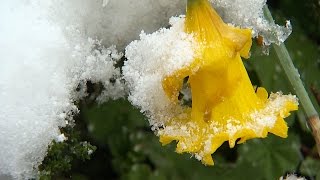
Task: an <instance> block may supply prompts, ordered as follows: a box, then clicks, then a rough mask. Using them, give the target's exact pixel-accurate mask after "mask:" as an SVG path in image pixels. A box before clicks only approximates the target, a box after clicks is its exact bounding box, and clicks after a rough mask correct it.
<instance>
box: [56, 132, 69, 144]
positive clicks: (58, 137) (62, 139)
mask: <svg viewBox="0 0 320 180" xmlns="http://www.w3.org/2000/svg"><path fill="white" fill-rule="evenodd" d="M67 139H68V138H67V137H66V136H65V135H64V134H63V133H62V134H60V135H58V136H57V137H56V138H55V141H56V142H64V141H65V140H67Z"/></svg>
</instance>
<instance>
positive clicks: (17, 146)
mask: <svg viewBox="0 0 320 180" xmlns="http://www.w3.org/2000/svg"><path fill="white" fill-rule="evenodd" d="M52 5H54V4H51V3H50V2H49V1H46V2H42V1H39V2H38V1H32V2H31V1H25V0H7V1H1V3H0V12H1V16H0V32H1V33H0V39H1V41H0V55H1V60H0V63H1V66H0V107H1V108H0V147H1V148H0V177H10V178H12V179H28V178H32V177H35V175H36V173H37V166H38V165H39V164H40V163H41V161H42V160H43V158H44V156H45V155H46V152H47V148H48V145H49V144H50V142H52V140H55V139H58V140H59V139H61V137H62V136H61V133H60V131H59V127H64V126H65V125H66V123H67V121H68V120H69V121H71V120H72V116H73V115H74V113H77V112H78V109H77V107H76V106H75V105H74V101H76V100H78V98H80V97H82V96H84V95H85V94H79V93H78V92H77V91H75V89H76V87H77V86H78V84H79V83H80V82H82V81H86V80H91V81H93V82H98V81H99V82H102V83H103V84H104V85H105V86H106V87H107V92H106V93H105V95H106V96H104V97H102V99H106V98H107V95H111V96H112V97H111V98H116V97H121V96H123V94H124V91H123V90H124V87H123V85H121V83H120V81H119V80H118V78H119V75H120V72H119V69H117V68H115V67H114V63H115V61H116V60H118V59H119V58H121V56H122V54H120V53H117V52H116V50H115V48H114V47H111V48H104V47H103V46H101V45H99V41H96V40H92V39H90V38H89V39H88V38H87V37H85V36H83V33H81V32H77V31H74V30H73V29H72V28H69V29H64V28H61V26H59V25H58V24H56V23H55V22H53V21H52V20H51V18H48V16H49V15H50V14H49V12H50V11H49V10H48V9H49V7H50V8H51V7H52ZM66 32H69V34H67V33H66ZM71 35H72V36H71ZM110 79H113V80H115V81H116V83H115V86H113V84H110ZM110 89H111V90H113V91H112V92H109V90H110ZM80 92H83V91H80Z"/></svg>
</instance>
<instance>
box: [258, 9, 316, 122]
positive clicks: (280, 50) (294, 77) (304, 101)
mask: <svg viewBox="0 0 320 180" xmlns="http://www.w3.org/2000/svg"><path fill="white" fill-rule="evenodd" d="M264 12H265V15H266V18H267V19H268V20H269V21H270V22H274V20H273V18H272V15H271V13H270V11H269V9H268V7H267V6H265V7H264ZM273 48H274V50H275V51H276V54H277V56H278V58H279V62H280V64H281V66H282V68H283V69H284V72H285V73H286V75H287V77H288V79H289V81H290V83H291V85H292V87H293V89H294V91H295V92H296V94H297V96H298V98H299V100H300V102H301V105H302V107H303V109H304V111H305V112H306V114H307V117H308V118H309V117H313V116H317V115H318V113H317V111H316V109H315V108H314V106H313V104H312V102H311V99H310V97H309V95H308V93H307V91H306V89H305V88H304V86H303V83H302V81H301V79H300V74H299V72H298V70H297V69H296V68H295V67H294V65H293V63H292V60H291V57H290V55H289V53H288V50H287V48H286V46H285V45H284V43H281V44H280V45H276V44H273Z"/></svg>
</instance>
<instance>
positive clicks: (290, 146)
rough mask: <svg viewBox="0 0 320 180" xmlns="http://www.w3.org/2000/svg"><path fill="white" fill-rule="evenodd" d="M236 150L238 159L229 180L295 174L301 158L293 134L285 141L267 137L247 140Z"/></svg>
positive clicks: (277, 177)
mask: <svg viewBox="0 0 320 180" xmlns="http://www.w3.org/2000/svg"><path fill="white" fill-rule="evenodd" d="M238 150H239V151H238V156H239V159H238V161H237V165H236V167H235V168H234V169H233V171H232V172H231V174H229V177H230V179H232V178H237V177H238V178H237V179H256V180H258V179H259V180H260V179H261V180H264V179H265V180H269V179H279V177H281V176H282V175H284V174H285V173H287V172H295V170H296V168H297V167H298V164H299V162H300V157H301V155H300V142H299V138H298V136H296V135H294V134H289V137H288V138H286V139H281V138H279V137H276V136H274V135H269V137H268V138H265V139H253V140H249V141H248V142H246V143H245V144H243V145H239V148H238ZM244 172H245V173H244Z"/></svg>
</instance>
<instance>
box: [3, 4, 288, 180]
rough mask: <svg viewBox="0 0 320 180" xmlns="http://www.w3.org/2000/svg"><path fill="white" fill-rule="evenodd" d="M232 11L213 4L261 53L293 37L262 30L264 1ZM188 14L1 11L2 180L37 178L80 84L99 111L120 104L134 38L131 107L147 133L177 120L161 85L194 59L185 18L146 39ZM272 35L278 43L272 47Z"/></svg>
mask: <svg viewBox="0 0 320 180" xmlns="http://www.w3.org/2000/svg"><path fill="white" fill-rule="evenodd" d="M238 1H240V0H217V1H214V3H213V4H214V5H215V6H216V7H217V8H218V11H219V12H220V13H221V14H222V15H223V18H224V20H225V21H227V22H229V23H232V24H235V25H237V26H242V27H252V28H253V29H254V30H255V35H257V34H261V35H263V36H264V37H266V39H265V40H266V41H265V43H266V44H268V43H269V42H275V43H279V42H281V41H283V40H284V39H285V38H286V35H288V34H290V33H288V32H289V31H288V32H287V31H286V30H287V29H290V28H284V27H280V26H279V27H278V26H274V25H271V24H270V23H269V24H268V23H267V22H266V21H265V20H264V18H263V15H262V14H261V12H262V11H261V7H262V5H263V4H264V3H265V1H261V0H248V2H247V1H241V3H239V2H238ZM235 4H237V5H235ZM252 4H255V6H252ZM185 5H186V1H184V0H182V1H181V0H158V1H154V0H140V1H136V0H68V1H65V0H48V1H40V0H33V1H30V0H3V1H1V2H0V14H1V15H0V32H1V33H0V39H1V41H0V55H1V59H0V63H1V66H0V106H1V108H0V147H1V149H0V162H1V163H0V177H6V178H7V177H10V178H14V179H27V178H32V177H34V176H35V175H36V173H37V172H36V167H37V166H38V165H39V164H40V163H41V161H42V160H43V158H44V156H45V154H46V151H47V147H48V145H49V144H50V142H52V140H55V139H57V138H58V141H59V140H61V141H62V140H63V136H62V135H63V134H61V133H60V131H59V127H64V126H66V125H67V124H68V123H69V122H70V121H73V120H72V117H73V115H74V114H75V113H78V109H77V107H76V106H75V105H74V102H75V101H77V100H79V99H81V98H83V97H84V96H86V95H87V94H86V87H85V82H86V81H88V80H90V81H91V82H93V83H98V82H100V83H102V84H103V86H104V88H105V90H104V91H103V92H102V94H101V95H100V96H99V97H98V98H97V101H98V102H99V103H102V102H104V101H107V100H108V99H117V98H120V97H123V96H125V94H126V93H127V87H126V86H125V85H124V83H123V79H122V75H121V74H120V69H119V68H115V64H116V63H117V61H118V60H119V59H120V58H122V56H123V53H121V52H118V51H117V49H118V50H120V51H122V50H123V49H124V47H125V46H126V45H127V44H129V43H130V42H131V41H132V40H136V39H139V34H140V32H141V30H144V32H143V33H141V34H140V39H141V40H139V41H134V42H133V43H131V44H130V45H129V46H128V47H127V48H126V53H127V55H126V56H127V58H128V59H129V60H130V61H127V62H126V64H125V67H124V68H123V70H124V75H125V80H127V85H128V86H129V87H128V88H130V90H131V93H130V95H129V100H130V101H131V102H132V103H133V104H135V105H137V106H139V107H140V108H141V111H142V112H146V113H147V114H148V115H149V116H150V119H151V120H150V122H151V124H152V125H154V127H157V126H161V124H163V122H161V121H160V122H159V121H155V119H162V120H165V119H168V118H167V117H166V116H171V115H172V116H176V115H180V116H183V114H180V113H181V112H182V110H181V109H180V108H177V107H176V106H175V105H172V104H171V103H170V101H169V100H168V99H167V97H166V95H165V94H164V92H163V90H162V86H161V80H162V79H163V77H164V76H165V75H168V74H170V73H172V72H174V71H175V70H177V69H179V68H181V67H183V66H186V65H188V63H190V62H191V60H192V59H193V58H194V56H195V54H193V53H194V51H193V50H192V47H194V45H193V43H194V42H193V40H192V36H191V35H187V34H185V33H183V30H182V28H183V27H182V25H183V18H182V17H180V18H178V17H176V18H172V19H171V20H170V23H171V24H172V27H171V28H170V29H161V30H159V31H157V32H155V33H153V34H150V33H151V32H153V31H155V30H157V29H159V28H160V27H167V26H168V19H169V17H171V16H176V15H179V14H183V13H184V11H185ZM248 8H249V9H248ZM248 12H251V13H248ZM257 17H259V18H257ZM255 19H257V20H255ZM247 20H248V22H246V21H247ZM243 21H244V22H243ZM258 22H259V23H258ZM270 28H271V29H270ZM274 30H276V32H277V33H276V36H270V38H269V35H270V34H272V32H274ZM278 30H279V31H278ZM278 34H280V35H281V34H283V35H281V37H282V39H281V38H280V36H278ZM274 37H275V38H276V39H272V38H274ZM279 38H280V40H279ZM114 45H116V46H114ZM105 47H109V48H105ZM150 49H152V51H148V50H150ZM141 52H143V53H142V54H140V53H141ZM77 87H80V90H78V91H76V88H77ZM146 94H147V96H146ZM186 94H188V93H187V92H186ZM167 112H170V113H167ZM181 133H183V130H182V129H181Z"/></svg>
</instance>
